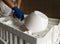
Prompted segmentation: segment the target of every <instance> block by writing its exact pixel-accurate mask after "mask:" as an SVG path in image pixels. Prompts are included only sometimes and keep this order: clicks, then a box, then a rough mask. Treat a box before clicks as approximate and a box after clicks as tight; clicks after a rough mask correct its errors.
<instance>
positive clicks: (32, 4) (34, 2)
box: [21, 0, 60, 18]
mask: <svg viewBox="0 0 60 44" xmlns="http://www.w3.org/2000/svg"><path fill="white" fill-rule="evenodd" d="M21 9H22V11H23V12H24V13H27V14H28V13H31V12H32V11H34V10H39V11H41V12H43V13H45V14H46V15H47V16H48V17H53V18H60V0H22V7H21Z"/></svg>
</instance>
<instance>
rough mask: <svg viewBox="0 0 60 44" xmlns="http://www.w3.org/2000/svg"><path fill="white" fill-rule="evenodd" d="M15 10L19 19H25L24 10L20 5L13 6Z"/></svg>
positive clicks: (15, 14)
mask: <svg viewBox="0 0 60 44" xmlns="http://www.w3.org/2000/svg"><path fill="white" fill-rule="evenodd" d="M12 9H13V10H14V14H13V15H14V16H15V17H17V18H18V19H21V21H22V20H23V19H24V14H23V13H22V11H21V10H20V9H18V7H13V8H12Z"/></svg>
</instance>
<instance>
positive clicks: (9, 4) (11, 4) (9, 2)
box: [4, 0, 14, 8]
mask: <svg viewBox="0 0 60 44" xmlns="http://www.w3.org/2000/svg"><path fill="white" fill-rule="evenodd" d="M4 2H5V3H6V4H7V5H8V6H9V7H11V8H13V7H14V3H13V2H12V1H11V0H4Z"/></svg>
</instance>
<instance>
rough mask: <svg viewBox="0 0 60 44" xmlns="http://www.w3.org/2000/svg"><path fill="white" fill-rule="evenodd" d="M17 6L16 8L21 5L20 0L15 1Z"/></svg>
mask: <svg viewBox="0 0 60 44" xmlns="http://www.w3.org/2000/svg"><path fill="white" fill-rule="evenodd" d="M17 6H18V8H20V7H21V0H18V1H17Z"/></svg>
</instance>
